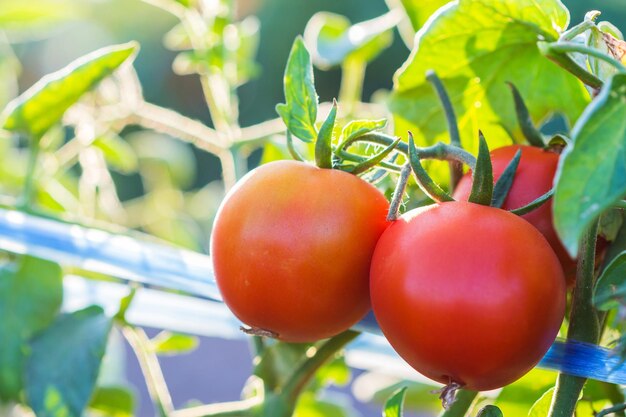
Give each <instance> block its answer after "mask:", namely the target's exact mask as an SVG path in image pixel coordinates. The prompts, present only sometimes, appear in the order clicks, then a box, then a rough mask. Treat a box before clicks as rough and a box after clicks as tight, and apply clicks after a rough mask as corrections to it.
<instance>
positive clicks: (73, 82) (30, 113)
mask: <svg viewBox="0 0 626 417" xmlns="http://www.w3.org/2000/svg"><path fill="white" fill-rule="evenodd" d="M137 49H138V45H137V43H135V42H130V43H125V44H122V45H115V46H109V47H106V48H102V49H99V50H97V51H95V52H92V53H90V54H88V55H85V56H83V57H81V58H79V59H77V60H76V61H74V62H72V63H71V64H70V65H68V66H67V67H65V68H63V69H61V70H59V71H57V72H54V73H52V74H48V75H46V76H45V77H43V78H42V79H41V80H39V81H38V82H37V83H35V84H34V85H33V86H32V87H31V88H29V89H28V90H26V91H25V92H24V93H22V94H21V95H20V96H19V97H17V98H16V99H15V100H12V101H11V102H10V103H9V104H8V105H7V108H6V109H5V111H4V113H3V120H4V122H3V127H4V129H7V130H10V131H13V132H20V133H25V134H29V135H31V136H33V137H34V138H35V139H39V138H40V137H41V136H42V135H43V134H44V133H46V131H47V130H48V129H50V127H52V126H53V125H54V124H55V123H57V122H58V121H59V120H60V119H61V117H62V116H63V114H64V113H65V111H66V110H67V109H68V108H69V107H70V106H72V105H73V104H74V103H76V102H77V101H78V100H79V99H80V98H81V96H82V95H83V94H85V93H86V92H87V91H89V90H91V89H92V88H93V87H94V86H96V85H97V84H98V83H99V82H100V81H101V80H102V79H103V78H105V77H107V76H108V75H110V74H111V73H112V72H113V71H115V69H116V68H118V67H119V66H120V65H121V64H122V63H123V62H124V61H126V60H127V59H128V58H129V57H130V56H131V55H133V54H134V53H135V52H136V51H137Z"/></svg>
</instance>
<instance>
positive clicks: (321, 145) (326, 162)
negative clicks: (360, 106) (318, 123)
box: [315, 100, 337, 169]
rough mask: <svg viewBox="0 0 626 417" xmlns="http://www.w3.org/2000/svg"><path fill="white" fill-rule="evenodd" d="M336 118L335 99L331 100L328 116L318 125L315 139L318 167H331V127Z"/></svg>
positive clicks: (333, 126)
mask: <svg viewBox="0 0 626 417" xmlns="http://www.w3.org/2000/svg"><path fill="white" fill-rule="evenodd" d="M336 118H337V101H336V100H333V107H332V108H331V109H330V112H329V113H328V117H326V120H325V121H324V123H323V124H322V127H320V131H319V133H318V134H317V140H316V141H315V164H316V165H317V166H318V167H320V168H328V169H331V168H332V167H333V146H332V143H333V129H334V128H335V119H336Z"/></svg>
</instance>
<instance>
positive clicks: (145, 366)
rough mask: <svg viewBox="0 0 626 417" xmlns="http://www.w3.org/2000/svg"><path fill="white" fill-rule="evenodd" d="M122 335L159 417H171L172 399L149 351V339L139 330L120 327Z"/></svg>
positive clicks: (157, 364)
mask: <svg viewBox="0 0 626 417" xmlns="http://www.w3.org/2000/svg"><path fill="white" fill-rule="evenodd" d="M122 334H123V335H124V337H125V338H126V340H127V341H128V344H129V345H130V347H131V348H132V349H133V351H134V352H135V355H136V356H137V361H138V362H139V366H140V368H141V372H142V373H143V376H144V379H145V381H146V385H147V387H148V393H149V394H150V398H151V399H152V402H153V404H154V407H155V409H156V411H157V413H158V415H159V416H160V417H171V416H172V412H173V411H174V405H173V403H172V397H171V395H170V393H169V390H168V389H167V383H166V382H165V377H164V376H163V371H162V370H161V366H160V365H159V359H158V358H157V356H156V354H155V353H154V352H153V351H152V350H151V349H150V339H149V338H148V335H146V332H144V331H143V330H142V329H141V328H137V327H133V326H129V325H126V326H122Z"/></svg>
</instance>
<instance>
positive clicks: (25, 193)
mask: <svg viewBox="0 0 626 417" xmlns="http://www.w3.org/2000/svg"><path fill="white" fill-rule="evenodd" d="M28 149H29V152H28V163H27V165H26V175H25V176H24V188H23V190H22V196H21V198H20V200H21V201H20V202H19V204H18V207H19V208H20V209H22V210H25V211H28V210H29V209H30V208H31V206H32V203H33V198H34V194H35V191H36V189H35V188H36V187H35V173H36V171H37V160H38V158H39V150H40V149H39V140H36V139H35V138H30V143H29V147H28Z"/></svg>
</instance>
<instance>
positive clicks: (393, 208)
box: [387, 163, 411, 222]
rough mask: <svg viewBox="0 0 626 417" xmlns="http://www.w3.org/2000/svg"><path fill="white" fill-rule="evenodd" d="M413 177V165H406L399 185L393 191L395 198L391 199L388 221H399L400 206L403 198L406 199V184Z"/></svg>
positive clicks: (399, 179)
mask: <svg viewBox="0 0 626 417" xmlns="http://www.w3.org/2000/svg"><path fill="white" fill-rule="evenodd" d="M410 176H411V164H409V163H406V164H404V166H403V167H402V171H401V172H400V178H398V184H396V189H395V190H394V191H393V197H392V198H391V204H390V205H389V213H388V214H387V221H388V222H393V221H396V220H397V219H398V213H399V212H400V205H401V204H402V198H403V197H404V190H406V184H407V182H408V181H409V177H410Z"/></svg>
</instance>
